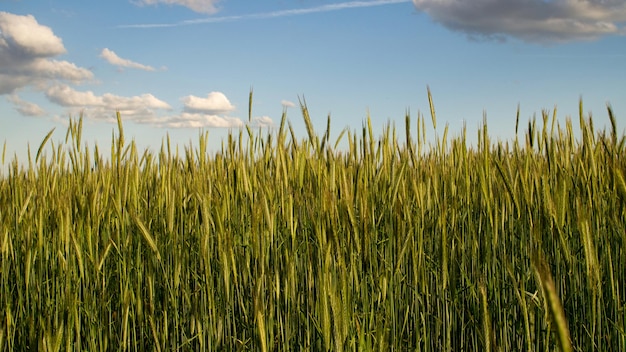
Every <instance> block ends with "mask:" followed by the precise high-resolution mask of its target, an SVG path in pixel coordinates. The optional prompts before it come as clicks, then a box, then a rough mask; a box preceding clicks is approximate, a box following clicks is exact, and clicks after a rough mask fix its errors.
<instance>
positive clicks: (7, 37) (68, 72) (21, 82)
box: [0, 12, 93, 95]
mask: <svg viewBox="0 0 626 352" xmlns="http://www.w3.org/2000/svg"><path fill="white" fill-rule="evenodd" d="M63 53H65V47H64V46H63V41H62V40H61V38H59V37H57V36H56V35H54V33H53V32H52V30H51V29H50V28H49V27H46V26H43V25H40V24H39V23H38V22H37V20H36V19H35V18H34V17H33V16H31V15H26V16H21V15H15V14H11V13H7V12H0V95H3V94H12V93H13V92H15V91H16V90H17V89H20V88H23V87H25V86H29V85H34V86H41V85H44V84H45V83H46V82H48V81H50V80H66V81H72V82H81V81H85V80H89V79H91V78H93V74H92V72H91V71H89V70H87V69H84V68H81V67H78V66H76V65H75V64H73V63H70V62H67V61H58V60H54V59H52V58H53V57H55V56H57V55H60V54H63Z"/></svg>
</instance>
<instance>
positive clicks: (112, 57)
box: [100, 48, 155, 71]
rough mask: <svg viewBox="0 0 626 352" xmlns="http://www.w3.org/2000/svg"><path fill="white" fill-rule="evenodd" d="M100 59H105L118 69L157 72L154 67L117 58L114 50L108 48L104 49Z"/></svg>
mask: <svg viewBox="0 0 626 352" xmlns="http://www.w3.org/2000/svg"><path fill="white" fill-rule="evenodd" d="M100 57H101V58H103V59H105V60H106V61H107V62H108V63H110V64H111V65H114V66H118V67H126V68H136V69H139V70H144V71H154V70H155V69H154V67H152V66H148V65H144V64H140V63H138V62H134V61H131V60H128V59H122V58H121V57H119V56H117V54H116V53H115V52H114V51H113V50H110V49H108V48H104V49H102V52H101V53H100Z"/></svg>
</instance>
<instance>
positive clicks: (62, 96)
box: [46, 85, 267, 128]
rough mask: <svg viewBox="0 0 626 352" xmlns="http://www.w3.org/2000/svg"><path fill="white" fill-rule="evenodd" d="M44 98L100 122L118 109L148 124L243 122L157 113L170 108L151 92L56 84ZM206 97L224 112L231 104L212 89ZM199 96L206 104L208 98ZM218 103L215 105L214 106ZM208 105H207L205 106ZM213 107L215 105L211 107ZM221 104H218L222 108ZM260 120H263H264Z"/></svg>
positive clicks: (125, 116)
mask: <svg viewBox="0 0 626 352" xmlns="http://www.w3.org/2000/svg"><path fill="white" fill-rule="evenodd" d="M46 96H47V98H48V99H49V100H50V101H52V102H54V103H56V104H58V105H61V106H64V107H66V108H68V111H67V113H68V115H78V114H82V115H83V116H85V117H86V118H90V119H96V120H101V121H109V122H114V121H115V113H116V112H117V111H119V112H120V114H121V115H122V118H123V119H124V120H128V121H132V122H135V123H138V124H145V125H151V126H154V127H165V128H201V127H202V128H205V127H206V128H209V127H217V128H231V127H241V126H243V122H242V121H241V119H239V118H236V117H229V116H221V115H219V113H214V112H212V113H209V112H207V111H224V110H219V109H217V110H211V109H206V111H184V112H182V113H180V114H174V115H171V114H170V115H167V114H166V115H159V111H163V110H171V109H172V108H171V106H170V105H169V104H168V103H166V102H164V101H162V100H160V99H158V98H156V97H155V96H153V95H152V94H142V95H138V96H133V97H122V96H118V95H114V94H110V93H106V94H102V95H96V94H95V93H93V92H91V91H85V92H80V91H77V90H75V89H73V88H72V87H69V86H67V85H56V86H53V87H50V88H48V89H47V90H46ZM209 97H218V98H219V99H215V101H217V102H220V101H221V102H222V103H223V102H224V101H225V102H227V103H228V107H230V109H228V110H227V111H230V110H232V108H233V107H232V106H231V105H230V103H229V102H228V99H227V98H226V96H224V94H222V93H219V92H213V93H211V94H209ZM186 98H189V97H186ZM198 99H200V102H201V103H202V102H203V103H204V104H206V103H207V101H209V102H211V99H208V98H207V99H203V98H198ZM219 106H220V105H219V104H218V105H217V107H219ZM206 107H209V106H206ZM214 108H215V106H214ZM223 108H224V106H222V109H223ZM261 122H263V123H267V120H265V119H264V120H262V121H261Z"/></svg>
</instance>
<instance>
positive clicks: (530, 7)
mask: <svg viewBox="0 0 626 352" xmlns="http://www.w3.org/2000/svg"><path fill="white" fill-rule="evenodd" d="M413 3H414V5H415V7H416V8H417V9H418V10H420V11H423V12H425V13H427V14H428V15H429V16H430V17H432V18H433V19H434V20H435V21H437V22H440V23H441V24H442V25H444V26H446V27H448V28H449V29H452V30H455V31H460V32H464V33H466V34H468V35H469V36H470V37H483V38H490V39H497V40H505V39H506V38H507V37H515V38H519V39H521V40H524V41H527V42H538V43H550V42H567V41H575V40H593V39H598V38H600V37H602V36H605V35H623V34H626V30H625V27H624V23H625V22H626V2H624V1H623V0H552V1H546V0H525V1H520V0H473V1H465V0H413Z"/></svg>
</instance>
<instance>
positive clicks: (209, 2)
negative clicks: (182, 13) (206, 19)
mask: <svg viewBox="0 0 626 352" xmlns="http://www.w3.org/2000/svg"><path fill="white" fill-rule="evenodd" d="M218 2H219V0H140V1H139V4H141V5H156V4H159V3H161V4H168V5H180V6H184V7H187V8H189V9H191V10H193V11H195V12H200V13H207V14H213V13H216V12H217V7H216V4H217V3H218Z"/></svg>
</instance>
